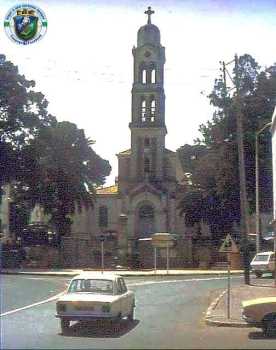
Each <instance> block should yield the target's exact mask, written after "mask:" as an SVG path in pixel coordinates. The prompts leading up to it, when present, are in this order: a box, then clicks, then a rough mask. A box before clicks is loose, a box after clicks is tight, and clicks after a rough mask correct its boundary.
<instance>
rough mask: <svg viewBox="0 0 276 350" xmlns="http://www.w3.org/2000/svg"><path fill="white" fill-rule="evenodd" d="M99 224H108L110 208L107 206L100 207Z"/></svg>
mask: <svg viewBox="0 0 276 350" xmlns="http://www.w3.org/2000/svg"><path fill="white" fill-rule="evenodd" d="M99 226H100V227H107V226H108V208H107V207H106V206H101V207H100V208H99Z"/></svg>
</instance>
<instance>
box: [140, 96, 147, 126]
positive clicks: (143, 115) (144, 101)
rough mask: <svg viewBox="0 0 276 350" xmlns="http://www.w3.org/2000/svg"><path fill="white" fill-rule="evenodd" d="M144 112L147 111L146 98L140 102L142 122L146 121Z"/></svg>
mask: <svg viewBox="0 0 276 350" xmlns="http://www.w3.org/2000/svg"><path fill="white" fill-rule="evenodd" d="M146 112H147V107H146V100H145V99H142V103H141V119H142V122H145V121H146Z"/></svg>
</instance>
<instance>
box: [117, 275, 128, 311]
mask: <svg viewBox="0 0 276 350" xmlns="http://www.w3.org/2000/svg"><path fill="white" fill-rule="evenodd" d="M117 284H118V291H119V293H120V295H121V305H122V310H121V312H122V316H126V315H128V314H129V305H128V304H129V301H128V296H127V288H126V285H125V283H124V280H123V278H121V277H119V278H118V280H117Z"/></svg>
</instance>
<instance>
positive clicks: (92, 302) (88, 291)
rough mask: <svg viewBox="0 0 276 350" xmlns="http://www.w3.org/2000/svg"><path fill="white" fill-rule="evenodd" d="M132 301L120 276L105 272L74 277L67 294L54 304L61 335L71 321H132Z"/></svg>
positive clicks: (130, 292) (133, 304)
mask: <svg viewBox="0 0 276 350" xmlns="http://www.w3.org/2000/svg"><path fill="white" fill-rule="evenodd" d="M134 307H135V297H134V293H133V292H132V291H129V290H128V289H127V287H126V284H125V281H124V279H123V277H122V276H119V275H116V274H110V273H108V272H104V273H95V272H86V271H85V272H82V273H81V274H80V275H78V276H76V277H74V278H73V279H72V280H71V282H70V285H69V287H68V290H67V292H66V293H65V294H64V295H63V296H62V297H61V298H59V299H58V301H57V303H56V310H57V313H56V317H58V318H60V323H61V330H62V333H65V332H66V331H67V330H68V328H69V327H70V321H88V320H107V321H119V320H120V319H121V318H123V317H127V318H128V320H129V321H132V320H133V318H134Z"/></svg>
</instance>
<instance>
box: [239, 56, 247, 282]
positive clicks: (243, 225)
mask: <svg viewBox="0 0 276 350" xmlns="http://www.w3.org/2000/svg"><path fill="white" fill-rule="evenodd" d="M235 87H236V96H235V107H236V121H237V141H238V155H239V175H240V208H241V209H240V212H241V219H240V229H241V237H242V248H243V249H242V250H243V265H244V282H245V284H250V271H249V267H250V266H249V263H250V261H249V254H248V236H247V230H246V217H247V212H246V203H247V196H246V177H245V162H244V144H243V114H242V109H241V100H240V76H239V61H238V56H237V55H235Z"/></svg>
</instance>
